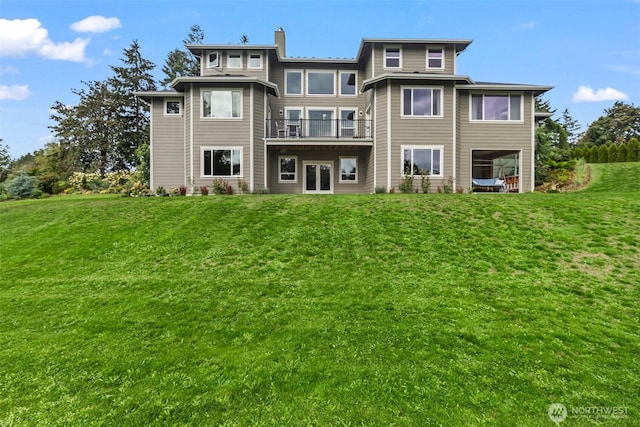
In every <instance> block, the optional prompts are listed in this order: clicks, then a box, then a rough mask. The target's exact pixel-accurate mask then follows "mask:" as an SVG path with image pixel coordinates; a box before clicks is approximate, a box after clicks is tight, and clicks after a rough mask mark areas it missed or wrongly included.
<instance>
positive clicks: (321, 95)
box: [305, 70, 336, 97]
mask: <svg viewBox="0 0 640 427" xmlns="http://www.w3.org/2000/svg"><path fill="white" fill-rule="evenodd" d="M311 74H330V75H331V76H332V78H333V79H332V80H333V92H332V93H309V76H310V75H311ZM305 83H306V89H307V90H306V91H305V95H307V96H313V97H316V96H319V97H330V96H336V72H335V70H307V72H306V73H305Z"/></svg>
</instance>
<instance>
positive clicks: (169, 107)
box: [164, 99, 181, 116]
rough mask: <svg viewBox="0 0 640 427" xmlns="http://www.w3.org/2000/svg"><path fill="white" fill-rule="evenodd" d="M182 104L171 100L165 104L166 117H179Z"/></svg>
mask: <svg viewBox="0 0 640 427" xmlns="http://www.w3.org/2000/svg"><path fill="white" fill-rule="evenodd" d="M180 107H181V103H180V101H178V100H173V99H169V100H166V101H165V102H164V114H165V115H166V116H179V115H180Z"/></svg>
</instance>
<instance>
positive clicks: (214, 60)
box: [207, 52, 220, 68]
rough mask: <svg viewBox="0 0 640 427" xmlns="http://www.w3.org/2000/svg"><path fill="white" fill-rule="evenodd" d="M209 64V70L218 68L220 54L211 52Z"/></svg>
mask: <svg viewBox="0 0 640 427" xmlns="http://www.w3.org/2000/svg"><path fill="white" fill-rule="evenodd" d="M208 59H209V62H208V63H207V67H209V68H217V67H219V66H220V56H219V55H218V52H211V53H209V56H208Z"/></svg>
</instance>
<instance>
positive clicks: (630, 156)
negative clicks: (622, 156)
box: [627, 138, 640, 162]
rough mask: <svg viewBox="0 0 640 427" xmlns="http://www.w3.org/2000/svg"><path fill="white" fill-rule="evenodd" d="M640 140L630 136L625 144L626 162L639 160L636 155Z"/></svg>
mask: <svg viewBox="0 0 640 427" xmlns="http://www.w3.org/2000/svg"><path fill="white" fill-rule="evenodd" d="M639 146H640V142H639V141H638V139H637V138H631V139H630V140H629V143H628V144H627V162H637V161H638V160H640V158H639V156H638V150H639V148H640V147H639Z"/></svg>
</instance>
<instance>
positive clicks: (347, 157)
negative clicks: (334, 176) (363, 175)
mask: <svg viewBox="0 0 640 427" xmlns="http://www.w3.org/2000/svg"><path fill="white" fill-rule="evenodd" d="M342 159H355V161H356V171H355V176H356V179H355V180H343V179H342ZM359 169H360V168H359V167H358V156H340V157H339V158H338V183H339V184H357V183H358V175H359V174H358V172H359ZM349 175H350V174H349Z"/></svg>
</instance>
